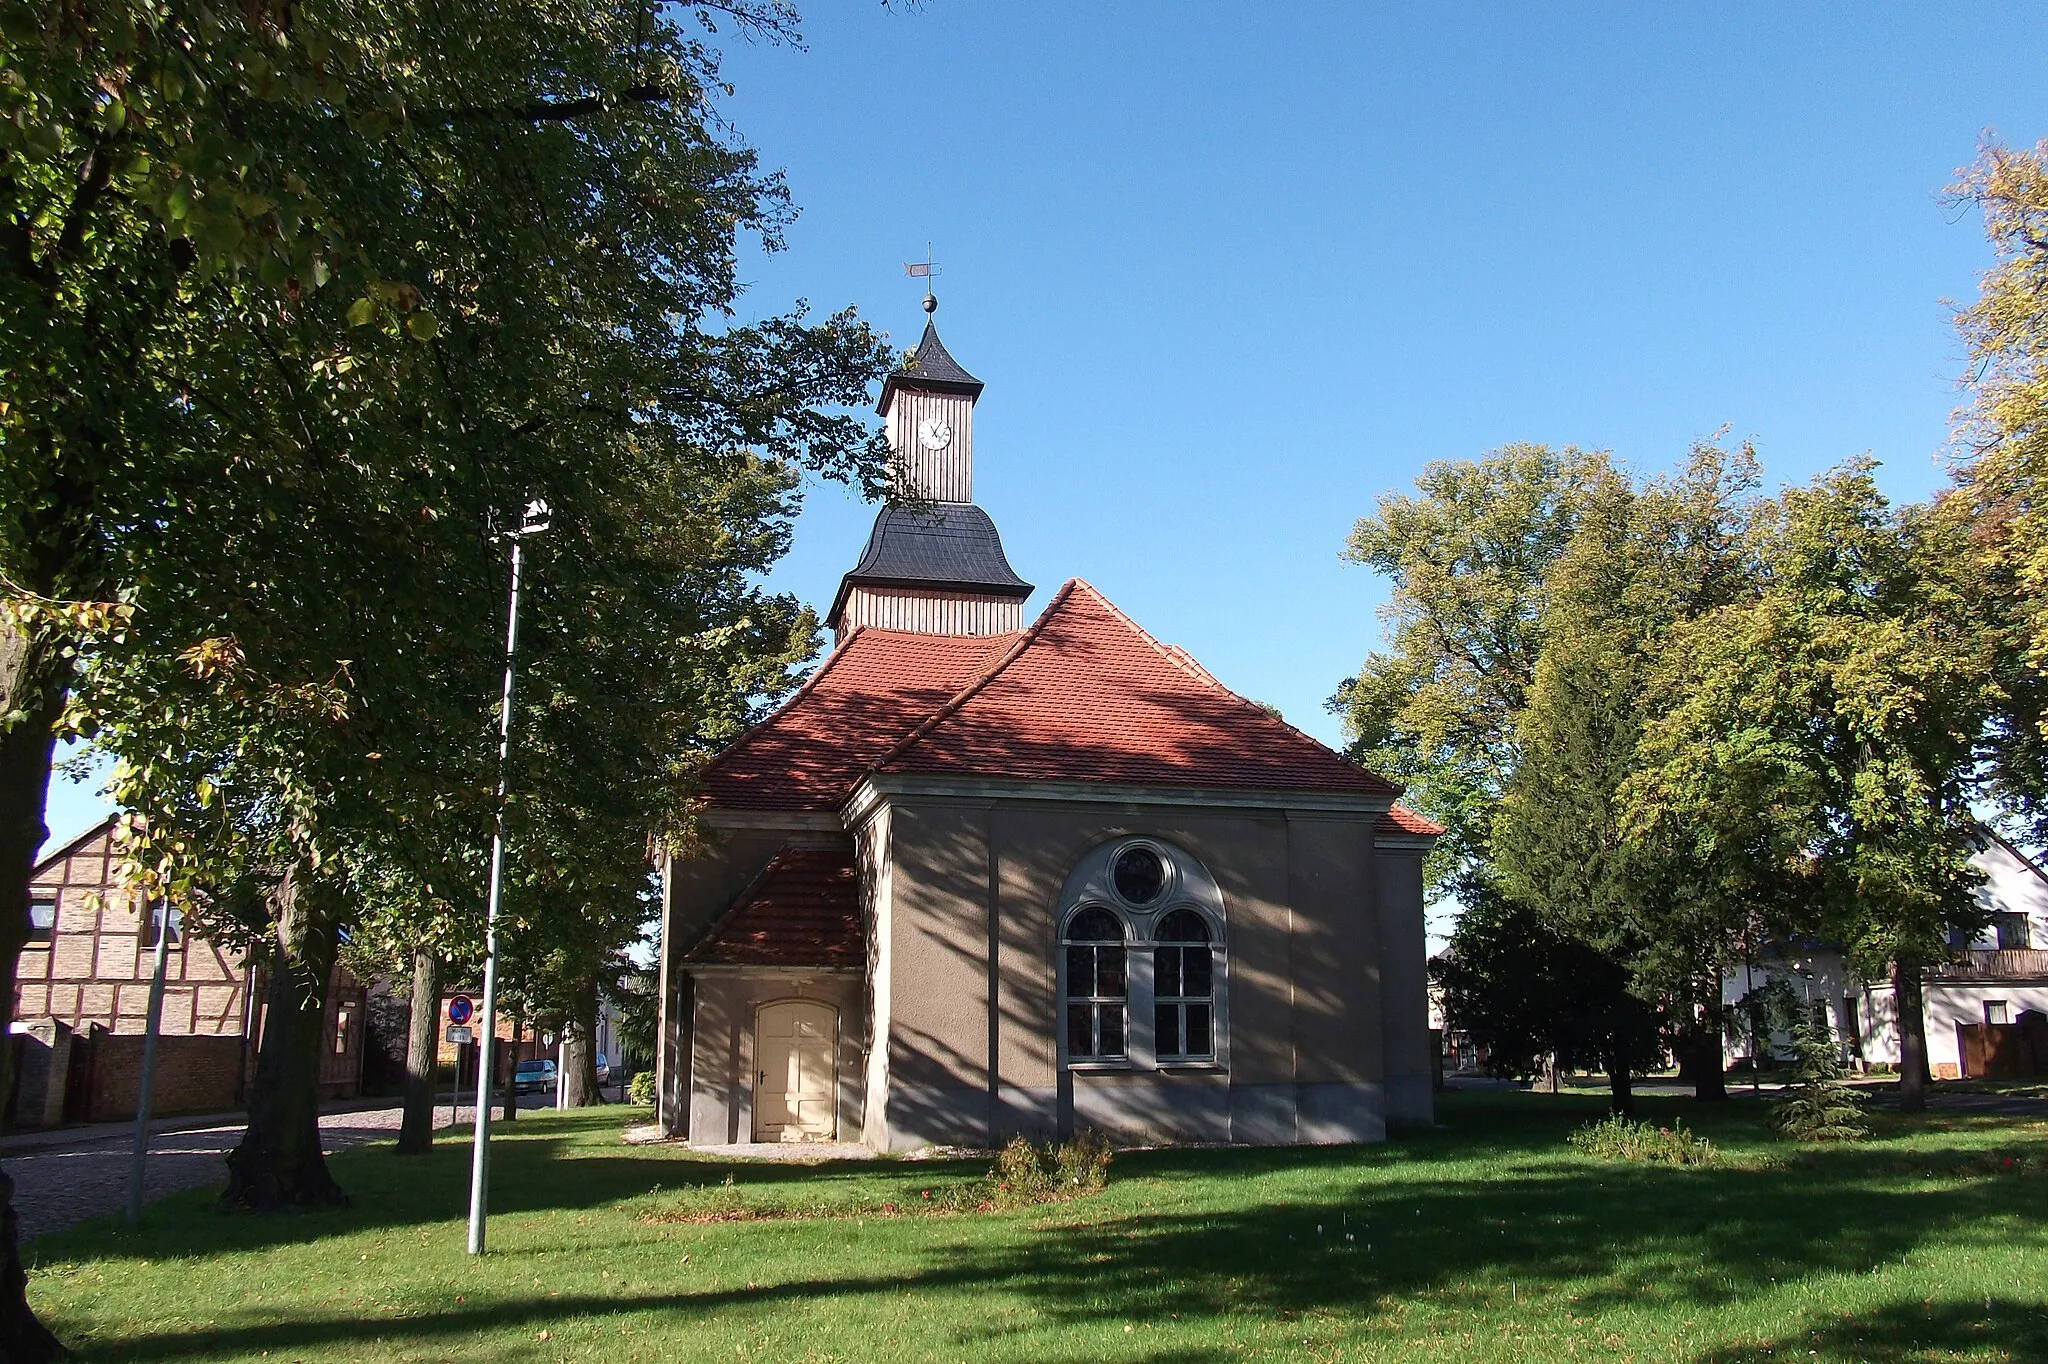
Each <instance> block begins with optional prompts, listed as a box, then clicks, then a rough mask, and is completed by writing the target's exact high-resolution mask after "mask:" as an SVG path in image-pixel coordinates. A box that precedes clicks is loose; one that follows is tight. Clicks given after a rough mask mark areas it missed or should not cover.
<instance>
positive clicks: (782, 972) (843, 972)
mask: <svg viewBox="0 0 2048 1364" xmlns="http://www.w3.org/2000/svg"><path fill="white" fill-rule="evenodd" d="M682 968H683V974H685V975H690V976H801V977H809V976H858V975H862V974H864V973H865V968H864V967H859V966H747V965H743V964H740V963H735V962H694V961H685V962H683V963H682Z"/></svg>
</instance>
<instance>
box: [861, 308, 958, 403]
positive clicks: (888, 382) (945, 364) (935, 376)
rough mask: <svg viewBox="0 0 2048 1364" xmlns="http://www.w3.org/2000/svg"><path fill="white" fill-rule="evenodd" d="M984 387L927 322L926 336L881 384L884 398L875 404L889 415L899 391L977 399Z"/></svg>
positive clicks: (935, 328)
mask: <svg viewBox="0 0 2048 1364" xmlns="http://www.w3.org/2000/svg"><path fill="white" fill-rule="evenodd" d="M984 387H985V385H984V384H983V383H982V382H981V380H979V379H977V378H975V377H974V376H973V375H972V374H969V373H968V372H967V371H966V370H964V369H962V368H961V367H960V362H959V361H958V360H955V359H954V358H953V357H952V355H951V354H949V353H948V352H947V350H946V347H945V344H944V343H943V342H941V341H940V340H939V329H938V328H937V327H936V326H934V325H933V324H932V323H931V322H929V321H927V322H926V323H925V324H924V335H923V336H922V337H920V338H918V342H917V349H916V350H914V351H912V352H911V354H910V359H909V360H908V361H906V362H905V363H904V365H903V367H902V368H901V369H898V370H894V371H892V372H891V373H890V375H889V377H888V378H887V379H884V380H883V381H882V397H881V401H879V402H877V403H876V404H875V410H876V411H877V412H880V413H882V414H884V415H887V414H888V411H889V405H890V404H891V403H893V402H894V401H895V400H896V390H897V389H899V388H916V389H924V390H927V391H931V392H938V393H961V394H965V395H966V396H967V397H969V398H978V397H980V396H981V390H982V389H983V388H984Z"/></svg>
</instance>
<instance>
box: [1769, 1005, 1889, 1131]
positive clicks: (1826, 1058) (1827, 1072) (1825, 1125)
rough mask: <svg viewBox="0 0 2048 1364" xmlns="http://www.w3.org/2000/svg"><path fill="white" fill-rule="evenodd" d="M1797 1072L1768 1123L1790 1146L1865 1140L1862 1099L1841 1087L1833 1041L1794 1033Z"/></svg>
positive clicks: (1805, 1030) (1814, 1033) (1810, 1031)
mask: <svg viewBox="0 0 2048 1364" xmlns="http://www.w3.org/2000/svg"><path fill="white" fill-rule="evenodd" d="M1792 1045H1793V1046H1794V1047H1796V1048H1797V1049H1798V1051H1799V1068H1798V1069H1797V1070H1796V1071H1794V1072H1793V1074H1792V1084H1791V1087H1790V1088H1789V1089H1788V1090H1787V1091H1786V1094H1785V1097H1784V1098H1782V1099H1780V1100H1778V1102H1777V1105H1776V1106H1775V1107H1774V1108H1773V1109H1772V1111H1771V1118H1772V1120H1773V1121H1774V1122H1776V1123H1777V1125H1778V1130H1779V1131H1780V1132H1782V1133H1784V1134H1785V1135H1786V1136H1788V1137H1790V1138H1792V1140H1794V1141H1861V1140H1863V1138H1865V1137H1867V1136H1869V1135H1870V1120H1869V1118H1868V1117H1866V1116H1865V1115H1864V1112H1863V1096H1862V1095H1861V1094H1858V1093H1857V1092H1856V1091H1855V1090H1853V1089H1850V1088H1849V1087H1848V1086H1847V1085H1845V1084H1843V1083H1842V1063H1841V1061H1840V1059H1839V1058H1837V1056H1836V1055H1835V1044H1834V1040H1833V1039H1832V1038H1830V1037H1828V1036H1827V1034H1825V1033H1823V1032H1821V1031H1820V1030H1819V1029H1817V1028H1815V1027H1813V1026H1812V1025H1811V1024H1808V1025H1805V1026H1802V1027H1800V1028H1798V1029H1796V1030H1794V1032H1793V1034H1792Z"/></svg>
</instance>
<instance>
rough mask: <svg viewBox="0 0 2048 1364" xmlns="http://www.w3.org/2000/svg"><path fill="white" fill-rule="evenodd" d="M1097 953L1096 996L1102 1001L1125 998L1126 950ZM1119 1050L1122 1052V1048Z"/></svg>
mask: <svg viewBox="0 0 2048 1364" xmlns="http://www.w3.org/2000/svg"><path fill="white" fill-rule="evenodd" d="M1094 952H1095V994H1096V997H1097V998H1101V999H1122V998H1123V997H1124V949H1123V948H1121V947H1098V948H1095V949H1094ZM1118 1050H1122V1048H1121V1047H1119V1048H1118Z"/></svg>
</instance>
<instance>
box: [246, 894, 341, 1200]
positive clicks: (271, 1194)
mask: <svg viewBox="0 0 2048 1364" xmlns="http://www.w3.org/2000/svg"><path fill="white" fill-rule="evenodd" d="M332 896H333V892H332V891H331V890H329V889H328V888H326V887H324V886H320V885H317V884H316V883H315V881H314V879H313V877H312V875H311V874H310V873H309V872H308V870H307V869H306V868H305V866H304V864H302V863H295V864H294V865H293V866H292V867H290V868H289V869H288V870H287V871H286V872H285V875H284V880H283V881H281V882H280V883H279V884H278V887H277V890H276V891H275V892H274V893H273V895H272V898H271V903H272V905H273V906H274V909H275V916H276V926H277V928H276V940H275V942H274V943H273V944H272V947H273V951H272V953H271V961H270V964H269V975H270V1000H269V1004H268V1007H267V1008H266V1009H265V1010H264V1015H263V1046H262V1050H261V1051H260V1052H259V1053H258V1054H257V1059H256V1084H255V1086H254V1088H253V1089H252V1091H251V1092H250V1095H249V1127H248V1130H247V1131H245V1132H243V1134H242V1142H241V1145H239V1146H237V1147H236V1148H235V1149H234V1150H232V1151H230V1152H229V1153H228V1158H227V1160H228V1187H227V1191H226V1192H225V1193H223V1194H222V1195H221V1200H222V1201H223V1202H226V1203H239V1204H241V1205H243V1206H245V1207H248V1208H252V1209H254V1210H255V1211H257V1212H275V1211H278V1210H280V1209H283V1208H300V1207H320V1206H331V1205H334V1204H339V1203H346V1202H348V1195H347V1194H345V1193H343V1192H342V1191H341V1186H340V1185H339V1184H336V1183H335V1182H334V1176H333V1175H331V1174H329V1173H328V1172H327V1157H326V1155H325V1154H323V1153H322V1152H321V1150H320V1055H321V1046H322V1044H323V1043H325V1042H326V1040H327V1036H326V1029H325V1028H324V1026H323V1024H324V1023H325V1022H326V1005H327V981H328V977H329V975H330V974H331V972H332V971H333V969H334V937H335V935H334V928H335V924H334V920H335V913H334V909H335V906H334V901H333V899H332Z"/></svg>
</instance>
